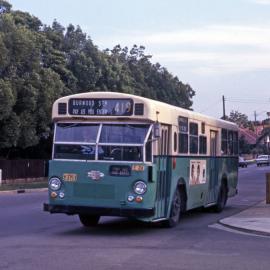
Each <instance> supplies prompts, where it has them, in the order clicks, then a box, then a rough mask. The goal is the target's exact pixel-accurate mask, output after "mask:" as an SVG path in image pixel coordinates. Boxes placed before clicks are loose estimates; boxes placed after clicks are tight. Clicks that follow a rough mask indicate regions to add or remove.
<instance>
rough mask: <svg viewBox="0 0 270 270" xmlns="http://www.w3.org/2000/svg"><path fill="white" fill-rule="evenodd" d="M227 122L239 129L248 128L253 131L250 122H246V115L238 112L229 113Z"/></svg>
mask: <svg viewBox="0 0 270 270" xmlns="http://www.w3.org/2000/svg"><path fill="white" fill-rule="evenodd" d="M228 121H231V122H233V123H236V124H237V125H238V126H239V127H242V128H250V129H252V130H254V127H253V124H252V122H251V121H249V120H248V117H247V115H245V114H243V113H240V112H238V111H231V112H230V116H229V118H228Z"/></svg>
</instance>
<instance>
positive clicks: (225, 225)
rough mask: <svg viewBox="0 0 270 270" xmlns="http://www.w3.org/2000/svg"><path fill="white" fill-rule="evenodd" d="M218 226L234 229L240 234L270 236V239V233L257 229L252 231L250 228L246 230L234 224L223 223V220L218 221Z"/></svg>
mask: <svg viewBox="0 0 270 270" xmlns="http://www.w3.org/2000/svg"><path fill="white" fill-rule="evenodd" d="M218 224H220V225H222V226H223V227H226V228H229V229H232V230H236V231H239V232H244V233H249V234H254V235H259V236H268V237H270V233H269V232H265V231H261V230H258V229H257V230H256V229H250V228H247V227H246V228H244V227H239V226H237V225H233V224H228V223H225V222H223V221H222V220H220V221H218Z"/></svg>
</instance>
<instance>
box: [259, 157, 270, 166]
mask: <svg viewBox="0 0 270 270" xmlns="http://www.w3.org/2000/svg"><path fill="white" fill-rule="evenodd" d="M256 164H257V166H262V165H267V166H269V165H270V156H269V155H260V156H258V157H257V158H256Z"/></svg>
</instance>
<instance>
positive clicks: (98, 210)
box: [43, 203, 155, 218]
mask: <svg viewBox="0 0 270 270" xmlns="http://www.w3.org/2000/svg"><path fill="white" fill-rule="evenodd" d="M43 210H44V211H47V212H50V213H51V214H53V213H64V214H67V215H76V214H84V215H99V216H121V217H134V218H137V217H151V216H154V214H155V209H154V208H140V209H138V208H107V207H89V206H76V205H56V204H47V203H44V204H43Z"/></svg>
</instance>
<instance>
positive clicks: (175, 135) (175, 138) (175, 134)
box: [173, 132, 177, 152]
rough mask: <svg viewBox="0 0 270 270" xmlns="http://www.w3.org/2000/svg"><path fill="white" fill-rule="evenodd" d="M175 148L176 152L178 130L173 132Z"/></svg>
mask: <svg viewBox="0 0 270 270" xmlns="http://www.w3.org/2000/svg"><path fill="white" fill-rule="evenodd" d="M173 150H174V152H176V151H177V133H176V132H174V134H173Z"/></svg>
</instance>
